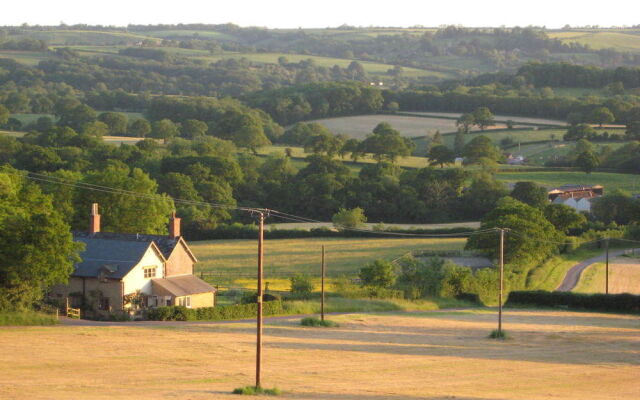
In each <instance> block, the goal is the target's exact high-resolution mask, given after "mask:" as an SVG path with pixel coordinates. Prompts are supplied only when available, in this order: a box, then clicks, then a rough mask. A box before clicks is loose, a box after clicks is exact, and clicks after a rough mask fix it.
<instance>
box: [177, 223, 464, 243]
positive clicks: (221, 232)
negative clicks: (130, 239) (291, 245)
mask: <svg viewBox="0 0 640 400" xmlns="http://www.w3.org/2000/svg"><path fill="white" fill-rule="evenodd" d="M472 231H475V229H474V228H465V227H461V228H442V229H394V230H385V231H336V230H333V229H330V228H312V229H309V230H306V229H265V231H264V237H265V238H266V239H295V238H312V237H389V238H391V237H397V238H402V237H403V236H398V235H393V234H394V233H411V234H421V235H425V234H445V233H446V234H452V235H453V236H452V237H465V236H466V235H462V234H463V233H466V232H472ZM385 233H388V235H385ZM458 233H459V234H460V236H457V235H456V234H458ZM257 235H258V227H257V226H256V225H242V224H231V225H226V224H222V225H219V226H218V227H216V228H215V229H208V230H203V231H199V232H191V233H188V234H185V236H186V238H187V240H215V239H255V238H256V237H257Z"/></svg>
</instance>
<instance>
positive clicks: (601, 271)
mask: <svg viewBox="0 0 640 400" xmlns="http://www.w3.org/2000/svg"><path fill="white" fill-rule="evenodd" d="M605 271H606V268H605V264H604V263H595V264H592V265H590V266H589V267H587V269H585V270H584V272H583V273H582V276H581V277H580V281H578V285H577V286H576V287H575V289H573V291H574V292H579V293H604V292H605V286H606V282H605ZM609 293H633V294H640V258H630V257H617V258H615V259H613V260H610V262H609Z"/></svg>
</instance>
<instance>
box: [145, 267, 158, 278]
mask: <svg viewBox="0 0 640 400" xmlns="http://www.w3.org/2000/svg"><path fill="white" fill-rule="evenodd" d="M144 277H145V278H155V277H156V267H145V268H144Z"/></svg>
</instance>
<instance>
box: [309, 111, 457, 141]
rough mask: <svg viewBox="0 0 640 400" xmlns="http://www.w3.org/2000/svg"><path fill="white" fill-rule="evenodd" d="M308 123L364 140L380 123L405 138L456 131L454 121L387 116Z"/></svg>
mask: <svg viewBox="0 0 640 400" xmlns="http://www.w3.org/2000/svg"><path fill="white" fill-rule="evenodd" d="M308 122H318V123H320V124H322V125H324V126H326V127H327V128H328V129H329V130H331V131H332V132H333V133H341V134H344V135H347V136H349V137H353V138H358V139H364V138H365V137H366V136H367V135H368V134H370V133H371V132H372V131H373V128H375V127H376V125H378V124H379V123H381V122H388V123H389V124H391V126H392V127H394V128H395V129H397V130H398V131H400V134H401V135H402V136H406V137H416V136H425V135H430V134H433V133H435V131H436V130H439V131H440V132H442V133H444V132H452V131H455V130H456V123H455V121H454V120H450V119H443V118H423V117H408V116H401V115H388V114H375V115H358V116H352V117H339V118H325V119H319V120H315V121H308Z"/></svg>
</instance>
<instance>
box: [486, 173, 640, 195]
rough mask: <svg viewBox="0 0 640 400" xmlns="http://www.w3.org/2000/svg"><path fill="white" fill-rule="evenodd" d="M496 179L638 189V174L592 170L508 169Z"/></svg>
mask: <svg viewBox="0 0 640 400" xmlns="http://www.w3.org/2000/svg"><path fill="white" fill-rule="evenodd" d="M496 179H498V180H500V181H503V182H510V183H515V182H519V181H531V182H535V183H537V184H540V185H543V186H548V187H557V186H561V185H566V184H582V185H602V186H604V189H605V193H607V192H610V191H612V190H614V189H623V190H626V191H629V192H638V191H640V176H638V175H634V174H616V173H610V172H592V173H590V174H587V173H584V172H579V171H553V172H551V171H550V172H546V171H542V172H515V171H508V172H499V173H498V174H497V175H496Z"/></svg>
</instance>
